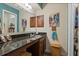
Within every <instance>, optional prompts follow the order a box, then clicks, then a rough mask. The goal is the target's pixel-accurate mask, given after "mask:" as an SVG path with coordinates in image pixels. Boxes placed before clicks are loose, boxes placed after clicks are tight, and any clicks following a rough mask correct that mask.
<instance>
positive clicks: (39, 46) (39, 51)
mask: <svg viewBox="0 0 79 59" xmlns="http://www.w3.org/2000/svg"><path fill="white" fill-rule="evenodd" d="M45 38H46V36H42V37H40V38H39V39H36V40H34V41H32V42H30V43H28V44H26V45H24V46H22V47H20V48H18V49H16V50H14V51H11V52H9V53H7V54H5V55H4V56H29V55H32V56H43V55H44V53H45V49H46V48H45V47H46V39H45Z"/></svg>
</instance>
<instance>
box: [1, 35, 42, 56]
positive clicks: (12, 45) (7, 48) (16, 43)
mask: <svg viewBox="0 0 79 59" xmlns="http://www.w3.org/2000/svg"><path fill="white" fill-rule="evenodd" d="M40 37H42V36H41V35H36V36H34V37H32V38H28V39H23V38H17V39H16V40H13V41H9V42H6V43H4V44H3V46H2V48H1V49H0V55H4V54H6V53H9V52H11V51H13V50H15V49H17V48H20V47H22V46H24V45H25V44H28V43H30V41H31V40H36V39H39V38H40ZM18 39H19V40H18Z"/></svg>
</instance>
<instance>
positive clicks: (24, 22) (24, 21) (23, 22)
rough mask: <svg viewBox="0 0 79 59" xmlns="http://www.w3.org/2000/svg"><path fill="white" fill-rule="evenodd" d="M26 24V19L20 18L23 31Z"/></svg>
mask: <svg viewBox="0 0 79 59" xmlns="http://www.w3.org/2000/svg"><path fill="white" fill-rule="evenodd" d="M26 26H27V20H26V19H22V27H23V31H25V28H26Z"/></svg>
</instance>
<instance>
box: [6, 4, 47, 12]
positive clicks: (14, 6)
mask: <svg viewBox="0 0 79 59" xmlns="http://www.w3.org/2000/svg"><path fill="white" fill-rule="evenodd" d="M6 4H7V5H9V6H11V7H13V8H15V9H18V10H22V9H23V8H22V7H20V6H18V4H17V3H6ZM19 4H23V3H19ZM29 5H31V6H32V10H31V11H37V10H41V9H43V8H44V7H45V6H46V5H47V3H29ZM27 11H29V10H28V9H27Z"/></svg>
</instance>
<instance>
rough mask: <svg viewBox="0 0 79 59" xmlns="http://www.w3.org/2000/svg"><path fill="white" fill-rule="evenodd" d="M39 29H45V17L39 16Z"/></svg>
mask: <svg viewBox="0 0 79 59" xmlns="http://www.w3.org/2000/svg"><path fill="white" fill-rule="evenodd" d="M37 27H44V16H43V15H41V16H37Z"/></svg>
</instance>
